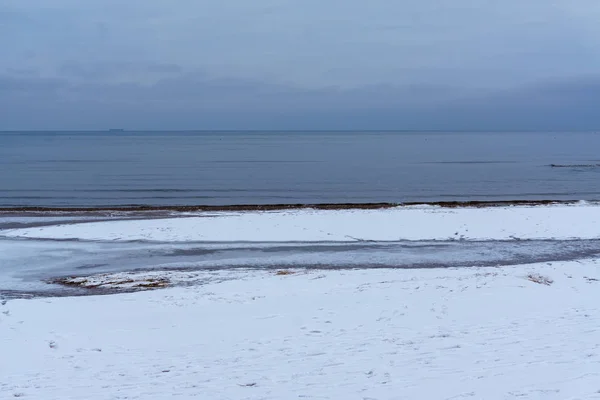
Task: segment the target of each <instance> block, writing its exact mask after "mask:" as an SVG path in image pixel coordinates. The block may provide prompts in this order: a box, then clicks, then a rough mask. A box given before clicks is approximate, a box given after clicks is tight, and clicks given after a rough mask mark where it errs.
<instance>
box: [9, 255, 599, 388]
mask: <svg viewBox="0 0 600 400" xmlns="http://www.w3.org/2000/svg"><path fill="white" fill-rule="evenodd" d="M598 266H599V263H598V261H596V260H587V261H584V262H570V263H559V264H552V265H548V264H535V265H526V266H515V267H504V268H479V269H434V270H353V271H326V272H323V271H320V272H319V271H311V272H296V273H293V274H289V275H276V274H274V273H272V272H265V271H237V272H231V273H232V274H233V273H235V274H238V276H237V279H229V280H224V281H213V282H209V283H207V284H205V285H199V286H191V287H186V288H182V287H179V288H171V289H162V290H156V291H150V292H138V293H129V294H119V295H111V296H89V297H70V298H69V297H66V298H38V299H33V300H13V301H9V302H8V303H6V304H4V305H2V306H0V310H1V311H2V313H0V354H1V355H2V362H1V363H0V377H1V378H0V398H2V399H9V398H14V397H23V398H32V399H46V400H52V399H61V400H65V399H125V398H127V399H165V398H184V399H187V398H199V399H215V400H218V399H296V398H304V399H311V398H314V399H462V398H472V399H512V398H514V399H595V398H596V399H600V342H599V341H598V338H599V337H600V313H599V312H598V311H599V310H598V304H600V302H599V301H598V300H599V294H598V293H600V291H599V289H600V286H599V285H600V281H598V279H600V272H599V271H598ZM530 276H543V277H547V278H549V279H550V280H552V283H551V284H540V283H537V282H534V281H533V280H531V279H530Z"/></svg>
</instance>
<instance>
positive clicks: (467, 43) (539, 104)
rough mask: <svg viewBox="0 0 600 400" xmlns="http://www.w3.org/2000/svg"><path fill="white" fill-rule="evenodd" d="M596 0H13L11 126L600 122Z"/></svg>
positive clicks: (8, 35)
mask: <svg viewBox="0 0 600 400" xmlns="http://www.w3.org/2000/svg"><path fill="white" fill-rule="evenodd" d="M598 21H600V1H598V0H526V1H525V0H503V1H498V0H404V1H403V0H369V1H364V0H177V1H172V0H126V1H125V0H85V1H82V0H52V1H48V0H2V1H0V49H1V50H0V55H1V56H0V129H106V128H109V127H124V128H131V129H134V128H140V129H149V128H152V129H244V128H246V129H352V128H354V129H369V128H373V129H494V130H496V129H557V130H562V129H594V128H600V116H597V114H600V113H597V112H596V109H595V108H596V106H597V105H598V104H600V50H599V49H600V24H599V23H598Z"/></svg>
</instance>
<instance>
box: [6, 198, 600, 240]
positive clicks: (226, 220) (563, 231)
mask: <svg viewBox="0 0 600 400" xmlns="http://www.w3.org/2000/svg"><path fill="white" fill-rule="evenodd" d="M599 227H600V205H598V204H575V205H566V204H561V205H554V206H544V207H542V206H509V207H487V208H459V209H452V208H442V207H434V206H413V207H397V208H392V209H386V210H307V209H303V210H293V211H281V212H244V213H233V214H231V213H200V214H198V215H197V216H195V217H189V218H166V219H149V220H138V221H108V222H90V223H80V224H71V225H57V226H50V227H37V228H26V229H14V230H8V231H5V232H3V233H2V234H3V235H4V236H7V237H23V238H49V239H80V240H110V241H131V240H141V241H163V242H167V241H168V242H189V241H214V242H221V241H239V242H244V241H247V242H269V241H274V242H286V241H289V242H293V241H306V242H311V241H312V242H315V241H338V242H348V241H361V240H372V241H398V240H448V239H462V240H487V239H495V240H510V239H515V238H517V239H563V240H566V239H574V238H580V239H597V238H600V229H599Z"/></svg>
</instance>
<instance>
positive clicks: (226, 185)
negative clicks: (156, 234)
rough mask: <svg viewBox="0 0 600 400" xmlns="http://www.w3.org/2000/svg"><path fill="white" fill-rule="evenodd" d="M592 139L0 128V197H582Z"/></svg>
mask: <svg viewBox="0 0 600 400" xmlns="http://www.w3.org/2000/svg"><path fill="white" fill-rule="evenodd" d="M599 149H600V134H595V133H404V132H346V133H343V132H280V133H275V132H213V133H209V132H118V133H114V132H28V133H15V132H12V133H11V132H2V133H0V206H2V207H8V206H57V207H58V206H106V205H142V204H143V205H229V204H269V203H360V202H408V201H411V202H412V201H428V202H430V201H445V200H450V201H454V200H518V199H556V200H560V199H582V200H592V199H600V150H599ZM551 164H557V165H560V166H559V167H552V166H551Z"/></svg>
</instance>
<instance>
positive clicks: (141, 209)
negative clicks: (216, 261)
mask: <svg viewBox="0 0 600 400" xmlns="http://www.w3.org/2000/svg"><path fill="white" fill-rule="evenodd" d="M599 201H600V200H599ZM577 202H579V200H502V201H475V200H473V201H438V202H400V203H316V204H300V203H296V204H235V205H219V206H214V205H192V206H189V205H186V206H183V205H172V206H147V205H123V206H98V207H0V215H1V214H11V215H18V214H19V213H26V214H22V215H29V216H30V215H32V213H77V214H80V213H86V214H87V213H96V214H97V215H106V213H107V212H118V213H120V212H123V213H128V214H130V213H140V216H142V215H144V214H146V213H148V212H157V213H160V212H201V211H214V212H220V211H225V212H227V211H230V212H238V211H280V210H300V209H315V210H353V209H355V210H377V209H386V208H394V207H402V206H404V207H407V206H418V205H429V206H438V207H443V208H467V207H468V208H485V207H506V206H547V205H554V204H575V203H577ZM591 203H593V201H592V202H591Z"/></svg>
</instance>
